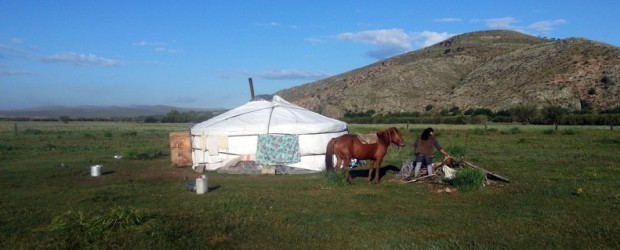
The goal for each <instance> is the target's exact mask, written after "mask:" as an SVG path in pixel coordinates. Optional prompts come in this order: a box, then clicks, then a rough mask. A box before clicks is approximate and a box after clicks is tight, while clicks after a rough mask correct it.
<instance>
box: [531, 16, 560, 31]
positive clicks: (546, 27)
mask: <svg viewBox="0 0 620 250" xmlns="http://www.w3.org/2000/svg"><path fill="white" fill-rule="evenodd" d="M565 23H566V20H564V19H555V20H547V21H540V22H535V23H532V24H530V25H529V26H528V27H527V28H528V29H531V30H534V31H537V32H542V33H548V32H550V31H552V30H553V27H554V26H557V25H561V24H565Z"/></svg>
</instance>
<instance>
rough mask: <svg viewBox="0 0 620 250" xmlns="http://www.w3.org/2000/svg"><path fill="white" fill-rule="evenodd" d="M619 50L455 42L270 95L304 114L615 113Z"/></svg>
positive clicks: (497, 40) (588, 44) (507, 36)
mask: <svg viewBox="0 0 620 250" xmlns="http://www.w3.org/2000/svg"><path fill="white" fill-rule="evenodd" d="M619 85H620V48H618V47H616V46H612V45H609V44H604V43H599V42H595V41H591V40H587V39H583V38H567V39H544V38H538V37H533V36H529V35H526V34H522V33H518V32H515V31H506V30H490V31H479V32H472V33H466V34H462V35H458V36H454V37H452V38H450V39H448V40H446V41H443V42H440V43H438V44H435V45H433V46H430V47H426V48H424V49H420V50H417V51H412V52H408V53H405V54H402V55H399V56H395V57H392V58H388V59H385V60H382V61H379V62H377V63H374V64H371V65H368V66H365V67H362V68H358V69H354V70H352V71H349V72H346V73H343V74H339V75H336V76H333V77H330V78H327V79H323V80H320V81H317V82H313V83H308V84H304V85H301V86H297V87H293V88H289V89H285V90H281V91H279V92H277V93H275V94H277V95H280V96H282V97H283V98H285V99H286V100H288V101H290V102H293V103H296V104H298V105H300V106H302V107H305V108H308V109H310V110H313V111H316V112H319V113H322V114H325V115H328V116H331V117H342V116H343V114H344V113H345V112H347V111H352V112H365V111H369V110H374V111H375V112H377V113H388V112H392V113H394V112H425V111H426V110H428V109H429V108H430V107H432V108H431V110H430V111H431V112H439V111H440V110H442V109H451V108H453V107H458V108H460V109H461V110H466V109H468V108H488V109H491V110H493V111H499V110H508V109H510V108H512V107H514V106H515V105H521V104H534V105H537V106H538V107H545V106H551V105H558V106H562V107H565V108H568V109H570V110H581V109H582V108H583V107H584V106H585V105H587V106H588V108H591V109H593V110H595V111H597V110H604V109H611V108H614V107H617V106H619V105H620V86H619Z"/></svg>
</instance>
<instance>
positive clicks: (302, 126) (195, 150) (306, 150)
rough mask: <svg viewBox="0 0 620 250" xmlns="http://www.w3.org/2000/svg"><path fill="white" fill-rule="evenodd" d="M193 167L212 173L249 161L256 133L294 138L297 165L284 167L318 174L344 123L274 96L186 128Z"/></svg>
mask: <svg viewBox="0 0 620 250" xmlns="http://www.w3.org/2000/svg"><path fill="white" fill-rule="evenodd" d="M190 132H191V137H192V161H193V164H194V166H197V165H199V164H204V165H205V169H207V170H215V169H218V168H220V167H223V166H230V165H234V164H235V163H236V162H238V161H239V160H252V159H253V157H254V156H255V154H256V150H257V147H256V145H257V141H258V135H259V134H285V135H297V136H298V140H299V153H300V154H301V162H298V163H293V164H288V165H287V166H290V167H296V168H303V169H307V170H313V171H321V170H323V169H324V168H325V148H326V146H327V143H328V142H329V140H330V139H331V138H334V137H338V136H340V135H343V134H347V133H348V129H347V124H346V123H345V122H342V121H339V120H336V119H332V118H329V117H326V116H323V115H321V114H318V113H315V112H312V111H310V110H307V109H304V108H302V107H299V106H297V105H295V104H292V103H289V102H287V101H286V100H284V99H282V98H281V97H279V96H277V95H275V96H273V99H272V100H271V101H266V100H256V101H250V102H248V103H246V104H245V105H242V106H239V107H237V108H234V109H231V110H229V111H227V112H225V113H222V114H220V115H218V116H215V117H213V118H211V119H209V120H207V121H204V122H202V123H199V124H196V125H195V126H193V127H192V128H191V129H190Z"/></svg>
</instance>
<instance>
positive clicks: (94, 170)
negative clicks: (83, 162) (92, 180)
mask: <svg viewBox="0 0 620 250" xmlns="http://www.w3.org/2000/svg"><path fill="white" fill-rule="evenodd" d="M102 168H103V165H94V166H91V167H90V176H93V177H97V176H101V169H102Z"/></svg>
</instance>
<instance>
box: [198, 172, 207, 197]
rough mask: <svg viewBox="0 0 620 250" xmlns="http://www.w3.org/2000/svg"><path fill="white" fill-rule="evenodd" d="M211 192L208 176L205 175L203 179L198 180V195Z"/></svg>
mask: <svg viewBox="0 0 620 250" xmlns="http://www.w3.org/2000/svg"><path fill="white" fill-rule="evenodd" d="M208 191H209V183H208V181H207V176H206V175H203V176H201V177H198V178H196V193H197V194H204V193H206V192H208Z"/></svg>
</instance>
